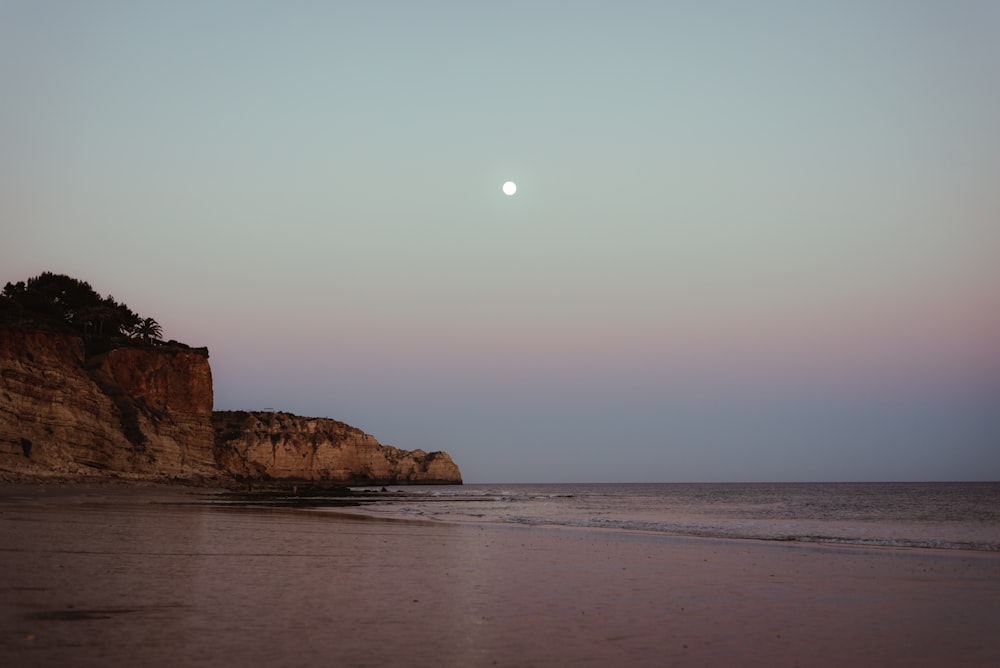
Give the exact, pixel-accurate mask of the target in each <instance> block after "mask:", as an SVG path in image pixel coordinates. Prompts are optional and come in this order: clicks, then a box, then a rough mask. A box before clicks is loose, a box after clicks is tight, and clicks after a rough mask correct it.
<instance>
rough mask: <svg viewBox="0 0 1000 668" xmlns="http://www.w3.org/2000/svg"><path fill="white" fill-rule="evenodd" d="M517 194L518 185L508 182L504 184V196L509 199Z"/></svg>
mask: <svg viewBox="0 0 1000 668" xmlns="http://www.w3.org/2000/svg"><path fill="white" fill-rule="evenodd" d="M516 192H517V184H516V183H514V182H513V181H507V182H506V183H505V184H503V194H504V195H507V196H508V197H509V196H510V195H513V194H514V193H516Z"/></svg>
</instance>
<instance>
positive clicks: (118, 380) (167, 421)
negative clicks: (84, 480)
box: [0, 325, 219, 479]
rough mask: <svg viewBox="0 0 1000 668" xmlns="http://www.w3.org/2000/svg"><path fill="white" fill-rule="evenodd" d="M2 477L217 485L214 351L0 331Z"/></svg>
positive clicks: (7, 329)
mask: <svg viewBox="0 0 1000 668" xmlns="http://www.w3.org/2000/svg"><path fill="white" fill-rule="evenodd" d="M0 380H2V388H0V470H4V471H8V472H12V473H16V474H22V475H29V476H34V475H37V476H45V475H54V476H60V475H61V476H101V475H108V474H115V475H117V476H118V477H125V478H136V479H157V478H189V479H193V478H212V477H218V475H219V472H218V470H217V468H216V466H215V458H214V438H213V433H212V426H211V415H212V402H213V397H212V372H211V369H210V367H209V364H208V352H207V351H206V350H204V349H200V350H197V349H189V348H183V347H176V348H175V347H169V346H163V347H159V348H149V349H142V348H118V349H114V350H111V351H109V352H106V353H103V354H100V355H95V356H93V357H89V358H87V357H85V353H84V345H83V341H82V340H81V339H80V338H79V337H76V336H72V335H67V334H62V333H58V332H49V331H45V330H33V329H22V328H17V327H8V326H3V325H0Z"/></svg>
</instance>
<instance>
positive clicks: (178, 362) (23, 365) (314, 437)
mask: <svg viewBox="0 0 1000 668" xmlns="http://www.w3.org/2000/svg"><path fill="white" fill-rule="evenodd" d="M0 381H2V384H0V478H2V477H3V473H4V472H8V473H13V474H15V475H18V476H36V477H44V476H60V477H79V476H86V477H100V476H115V477H121V478H130V479H145V480H151V479H162V478H174V479H178V478H179V479H184V480H190V481H196V480H208V479H217V478H219V477H225V478H231V477H236V478H239V479H241V480H302V481H316V482H327V481H328V482H339V483H354V484H376V483H377V484H390V483H397V484H406V483H416V484H433V483H461V482H462V477H461V474H460V473H459V470H458V467H457V466H456V465H455V463H454V462H453V461H452V460H451V457H449V456H448V455H447V454H446V453H443V452H431V453H426V452H423V451H422V450H414V451H412V452H410V451H406V450H400V449H398V448H394V447H391V446H385V445H381V444H380V443H379V442H378V441H376V440H375V439H374V438H373V437H371V436H369V435H368V434H365V433H364V432H362V431H361V430H359V429H355V428H354V427H351V426H349V425H346V424H344V423H342V422H337V421H336V420H329V419H320V418H305V417H298V416H295V415H291V414H288V413H245V412H218V413H213V412H212V408H213V396H212V371H211V368H210V366H209V363H208V351H207V350H205V349H203V348H202V349H193V348H187V347H185V346H182V345H162V346H156V347H152V348H116V349H114V350H111V351H110V352H107V353H103V354H100V355H95V356H93V357H90V358H86V357H85V353H84V346H83V343H82V341H81V340H80V338H79V337H76V336H74V335H71V334H64V333H58V332H51V331H45V330H33V329H22V328H18V327H12V326H8V325H2V324H0Z"/></svg>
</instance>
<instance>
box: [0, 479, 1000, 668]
mask: <svg viewBox="0 0 1000 668" xmlns="http://www.w3.org/2000/svg"><path fill="white" fill-rule="evenodd" d="M25 489H26V488H23V487H11V486H7V487H0V536H2V538H0V541H2V542H0V665H6V666H49V665H74V666H106V665H129V664H139V665H143V666H176V665H200V666H244V665H270V666H303V665H330V666H396V665H410V666H494V665H496V666H608V665H632V666H674V665H676V666H708V665H761V666H843V665H852V666H907V667H911V666H996V665H1000V634H998V633H997V631H996V630H997V629H998V628H1000V554H996V553H975V552H959V551H931V550H899V549H860V548H845V547H824V546H819V545H805V544H794V543H764V542H755V541H735V540H729V541H724V540H708V539H688V538H672V537H667V536H662V535H649V534H637V533H635V534H628V533H611V532H606V531H602V530H574V529H556V528H535V527H523V526H505V525H493V526H489V525H486V526H477V525H452V524H443V523H431V522H412V521H386V520H374V519H364V518H361V517H358V516H356V515H351V514H345V513H342V512H339V511H338V510H337V509H322V510H313V511H309V510H301V509H289V508H245V507H240V506H239V505H232V506H219V505H217V504H214V503H208V504H205V503H202V502H203V501H213V499H216V498H217V497H212V496H211V495H207V494H206V493H205V492H204V490H200V491H195V490H163V489H160V490H135V489H130V488H120V489H111V490H109V489H102V488H72V487H71V488H66V487H62V488H58V489H55V490H53V489H51V488H50V489H48V490H47V491H40V490H39V489H27V491H25Z"/></svg>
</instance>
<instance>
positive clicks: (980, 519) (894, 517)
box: [356, 482, 1000, 552]
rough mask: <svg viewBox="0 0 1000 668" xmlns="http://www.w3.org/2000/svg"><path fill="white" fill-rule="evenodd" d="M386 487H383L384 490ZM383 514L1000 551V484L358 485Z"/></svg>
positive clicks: (373, 511) (369, 508)
mask: <svg viewBox="0 0 1000 668" xmlns="http://www.w3.org/2000/svg"><path fill="white" fill-rule="evenodd" d="M382 489H385V491H384V492H383V491H382ZM356 491H358V492H360V493H361V494H362V497H363V498H364V497H365V496H370V498H367V499H365V500H364V502H363V505H362V506H361V507H360V509H359V512H362V513H364V514H367V515H371V516H377V517H397V518H421V519H428V520H434V521H444V522H463V523H469V522H474V523H475V522H486V523H502V524H520V525H531V526H538V527H546V526H548V527H578V528H594V529H602V530H606V531H630V532H651V533H657V534H668V535H675V536H693V537H706V538H726V539H752V540H768V541H798V542H805V543H832V544H844V545H863V546H884V547H906V548H935V549H956V550H976V551H988V552H996V551H1000V482H933V483H714V484H713V483H691V484H688V483H656V484H640V483H635V484H600V483H595V484H548V485H534V484H507V485H503V484H472V485H463V486H446V487H391V488H357V489H356Z"/></svg>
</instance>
